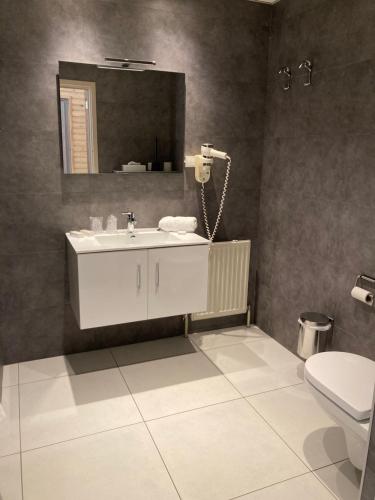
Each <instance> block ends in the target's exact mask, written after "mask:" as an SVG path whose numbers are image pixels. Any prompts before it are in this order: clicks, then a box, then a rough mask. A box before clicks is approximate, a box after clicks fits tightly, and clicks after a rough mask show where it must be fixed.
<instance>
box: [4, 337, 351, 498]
mask: <svg viewBox="0 0 375 500" xmlns="http://www.w3.org/2000/svg"><path fill="white" fill-rule="evenodd" d="M3 386H4V388H3V402H2V406H1V407H0V498H1V500H22V499H23V500H50V499H52V498H53V499H54V500H71V499H77V500H96V499H105V500H120V499H121V500H123V499H124V498H125V499H126V500H132V499H152V500H169V499H179V498H182V499H189V500H200V499H202V500H204V499H207V500H216V499H217V500H229V499H237V498H241V499H244V500H301V499H303V500H334V499H340V500H356V499H357V496H358V490H359V482H360V477H359V473H358V472H357V471H356V470H355V469H354V468H353V467H352V466H351V464H350V463H349V462H348V460H347V452H346V448H345V442H344V438H343V433H342V431H341V429H339V428H338V427H337V426H336V425H335V423H334V422H333V421H332V420H331V419H330V417H329V416H328V415H327V414H325V413H324V412H323V411H322V410H321V409H320V408H319V407H318V406H317V404H316V403H315V401H314V399H313V398H312V397H311V395H310V394H309V392H308V391H307V390H306V388H305V386H304V384H303V364H302V363H301V361H300V360H298V359H297V358H296V357H295V356H293V355H292V354H290V353H289V352H288V351H286V350H285V349H284V348H283V347H281V346H280V345H279V344H278V343H277V342H275V341H274V340H273V339H271V338H270V337H268V336H267V335H265V334H264V333H263V332H262V331H261V330H259V329H258V328H256V327H252V328H251V329H246V328H235V329H228V330H220V331H216V332H210V333H207V334H194V335H191V336H190V339H189V340H186V339H184V338H182V337H175V338H172V339H165V340H160V341H153V342H148V343H144V344H135V345H131V346H126V347H119V348H116V349H112V350H111V349H105V350H102V351H95V352H90V353H83V354H76V355H71V356H65V357H64V356H59V357H56V358H50V359H44V360H40V361H32V362H28V363H20V364H19V365H17V364H16V365H11V366H7V367H5V370H4V379H3Z"/></svg>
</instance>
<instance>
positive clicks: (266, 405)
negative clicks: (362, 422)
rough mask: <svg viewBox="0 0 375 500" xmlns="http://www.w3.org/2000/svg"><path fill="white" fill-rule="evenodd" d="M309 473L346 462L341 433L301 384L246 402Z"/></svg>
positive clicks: (260, 395) (345, 451)
mask: <svg viewBox="0 0 375 500" xmlns="http://www.w3.org/2000/svg"><path fill="white" fill-rule="evenodd" d="M248 400H249V401H250V403H251V404H252V405H253V406H254V407H255V408H256V410H257V411H258V412H259V413H260V414H261V415H262V416H263V417H264V418H265V420H267V422H269V423H270V425H271V426H272V427H273V428H274V429H275V430H276V432H277V433H278V434H280V436H282V437H283V439H285V441H286V442H287V443H288V445H289V446H290V447H291V448H292V449H293V450H294V451H295V452H296V453H297V455H298V456H299V457H301V458H302V459H303V460H304V462H305V463H306V464H307V465H308V467H309V468H311V469H317V468H319V467H324V466H326V465H329V464H332V463H333V462H338V461H340V460H344V459H345V458H347V450H346V444H345V438H344V433H343V431H342V429H341V428H340V427H338V426H337V425H336V423H335V422H334V421H333V420H332V419H331V417H330V416H329V415H328V414H327V413H326V412H325V411H324V410H323V409H322V408H321V407H320V406H319V405H318V404H317V402H316V401H315V399H314V397H313V396H312V395H311V394H310V392H309V390H308V388H307V387H306V386H305V384H301V385H298V386H295V387H289V388H286V389H280V390H277V391H272V392H268V393H265V394H259V395H257V396H252V397H250V398H248Z"/></svg>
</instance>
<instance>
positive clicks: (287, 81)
mask: <svg viewBox="0 0 375 500" xmlns="http://www.w3.org/2000/svg"><path fill="white" fill-rule="evenodd" d="M278 74H279V75H285V78H284V84H283V89H284V90H289V89H290V87H291V86H292V71H291V69H290V68H289V66H283V67H282V68H280V69H279V72H278Z"/></svg>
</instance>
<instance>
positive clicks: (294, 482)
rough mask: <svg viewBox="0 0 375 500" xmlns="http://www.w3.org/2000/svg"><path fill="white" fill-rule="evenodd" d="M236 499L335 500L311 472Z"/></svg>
mask: <svg viewBox="0 0 375 500" xmlns="http://www.w3.org/2000/svg"><path fill="white" fill-rule="evenodd" d="M238 500H335V497H334V496H333V495H331V493H330V492H329V491H328V490H327V488H325V487H324V486H323V485H322V484H321V483H320V482H319V480H318V479H316V477H315V476H314V475H313V474H304V475H303V476H299V477H295V478H293V479H289V480H288V481H284V482H283V483H279V484H275V485H274V486H269V487H268V488H265V489H263V490H259V491H255V492H254V493H249V495H245V496H243V497H241V498H239V499H238ZM352 500H355V499H354V498H353V499H352Z"/></svg>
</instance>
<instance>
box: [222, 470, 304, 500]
mask: <svg viewBox="0 0 375 500" xmlns="http://www.w3.org/2000/svg"><path fill="white" fill-rule="evenodd" d="M309 474H312V473H311V471H309V472H304V473H303V474H297V475H296V476H292V477H289V478H287V479H283V480H282V481H277V482H276V483H272V484H269V485H267V486H263V487H262V488H257V489H256V490H251V491H248V492H246V493H244V494H243V495H240V496H238V497H232V498H230V499H229V500H241V498H244V497H245V496H247V495H251V494H252V493H256V492H258V491H263V490H267V489H268V488H272V487H273V486H277V485H278V484H283V483H287V482H288V481H292V480H293V479H297V477H302V476H308V475H309Z"/></svg>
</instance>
